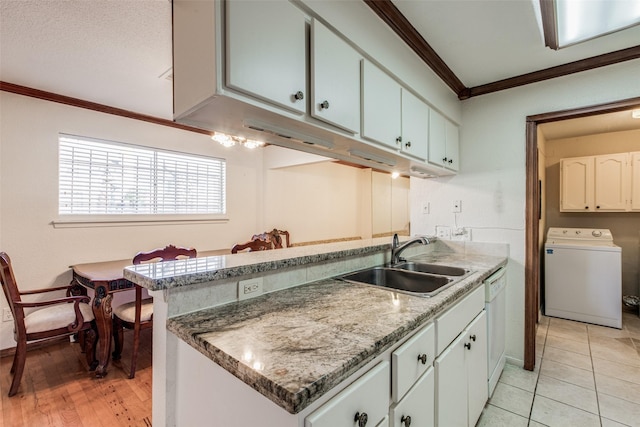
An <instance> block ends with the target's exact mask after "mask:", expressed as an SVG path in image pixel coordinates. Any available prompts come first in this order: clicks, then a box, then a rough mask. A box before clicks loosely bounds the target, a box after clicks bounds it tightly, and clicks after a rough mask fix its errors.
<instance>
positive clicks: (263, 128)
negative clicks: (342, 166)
mask: <svg viewBox="0 0 640 427" xmlns="http://www.w3.org/2000/svg"><path fill="white" fill-rule="evenodd" d="M242 125H243V126H244V127H246V128H249V129H251V130H257V131H259V132H265V133H268V134H270V135H273V136H277V137H279V138H283V139H288V140H290V141H296V142H302V143H304V144H308V145H313V146H319V147H322V148H326V149H329V150H331V149H332V148H333V143H332V142H330V141H325V140H323V139H320V138H316V137H315V136H311V135H306V134H303V133H301V132H296V131H295V130H291V129H285V128H281V127H279V126H274V125H272V124H269V123H263V122H260V121H257V120H245V121H244V122H243V123H242Z"/></svg>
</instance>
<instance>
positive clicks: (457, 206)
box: [451, 200, 462, 213]
mask: <svg viewBox="0 0 640 427" xmlns="http://www.w3.org/2000/svg"><path fill="white" fill-rule="evenodd" d="M451 212H453V213H460V212H462V200H454V201H453V206H452V207H451Z"/></svg>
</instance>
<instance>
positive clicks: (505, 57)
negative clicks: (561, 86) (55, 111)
mask: <svg viewBox="0 0 640 427" xmlns="http://www.w3.org/2000/svg"><path fill="white" fill-rule="evenodd" d="M342 1H362V0H342ZM393 5H395V6H396V8H397V10H399V11H400V12H401V13H402V14H403V15H404V16H405V17H407V18H408V21H409V22H410V24H411V25H412V26H413V27H414V28H415V29H416V30H417V31H418V32H419V33H420V35H421V36H422V37H423V38H424V40H426V41H427V43H428V44H429V45H430V46H431V47H432V48H433V50H435V52H436V53H437V54H438V55H439V56H440V58H441V59H442V60H443V61H444V62H445V63H446V65H447V66H448V67H449V68H450V70H451V71H452V72H453V73H454V74H455V76H457V78H458V79H459V80H460V81H461V82H462V84H464V86H466V87H476V86H481V85H486V84H489V83H492V82H496V81H498V80H502V79H507V78H512V77H514V76H519V75H522V74H526V73H530V72H535V71H539V70H542V69H545V68H549V67H553V66H557V65H561V64H566V63H569V62H573V61H577V60H581V59H585V58H589V57H593V56H597V55H602V54H605V53H608V52H612V51H617V50H621V49H624V48H628V47H633V46H636V45H638V44H639V43H638V41H639V40H640V26H636V27H632V28H629V29H627V30H624V31H621V32H618V33H614V34H610V35H607V36H604V37H601V38H599V39H596V40H591V41H588V42H585V43H582V44H578V45H575V46H571V47H568V48H565V49H562V50H559V51H554V50H551V49H549V48H546V47H545V46H544V42H543V39H542V36H541V34H540V31H539V29H538V28H539V27H538V22H537V19H536V14H535V11H534V2H533V1H532V0H423V1H417V0H393ZM380 25H385V24H384V23H383V22H382V21H381V22H380ZM170 67H171V3H170V2H169V1H167V0H118V1H113V0H94V1H90V2H88V1H85V0H68V1H61V0H54V1H46V2H43V1H41V0H2V1H0V80H1V81H3V82H8V83H13V84H18V85H23V86H27V87H31V88H35V89H40V90H44V91H48V92H53V93H56V94H60V95H66V96H70V97H75V98H79V99H83V100H86V101H92V102H96V103H100V104H105V105H108V106H111V107H117V108H122V109H125V110H129V111H133V112H136V113H141V114H146V115H151V116H154V117H158V118H164V119H171V118H172V94H171V91H172V85H171V81H170V80H168V79H167V78H166V76H165V73H166V72H167V70H169V69H170ZM592 121H593V122H595V121H594V120H592ZM635 122H640V120H635ZM605 126H609V128H610V126H611V125H610V124H607V125H605ZM625 126H629V124H627V125H625ZM635 126H637V127H639V128H640V123H639V124H637V125H635ZM562 137H565V136H562Z"/></svg>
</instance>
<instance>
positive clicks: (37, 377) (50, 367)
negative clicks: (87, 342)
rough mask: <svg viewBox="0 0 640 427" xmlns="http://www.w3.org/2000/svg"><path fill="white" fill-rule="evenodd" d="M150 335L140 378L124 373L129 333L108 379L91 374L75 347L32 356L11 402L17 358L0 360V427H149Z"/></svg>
mask: <svg viewBox="0 0 640 427" xmlns="http://www.w3.org/2000/svg"><path fill="white" fill-rule="evenodd" d="M151 332H152V331H151V329H148V330H145V331H142V332H141V336H140V349H139V351H138V363H137V369H136V376H135V378H134V379H131V380H130V379H128V378H127V373H125V370H128V368H129V363H130V361H131V342H132V341H131V339H132V335H131V334H132V331H125V337H124V339H125V344H124V350H123V354H122V361H119V362H113V361H112V362H111V364H110V365H109V373H108V375H107V376H106V377H105V378H95V376H94V375H93V373H92V372H89V371H88V368H87V363H86V359H85V357H84V354H82V353H80V346H79V345H78V344H76V343H70V342H68V341H64V342H57V343H53V344H51V345H48V346H44V347H42V348H38V349H34V350H30V351H29V352H28V353H27V362H26V366H25V371H24V375H23V377H22V382H21V384H20V388H19V390H18V394H16V395H15V396H13V397H8V396H7V393H8V390H9V385H10V384H11V379H12V375H11V374H10V373H9V370H10V369H11V363H12V361H13V356H12V357H3V358H0V393H1V394H2V396H1V398H0V413H1V414H2V415H1V417H0V427H4V426H6V427H22V426H25V427H34V426H37V427H44V426H73V427H76V426H84V427H94V426H95V427H102V426H104V427H118V426H136V427H137V426H151ZM123 366H124V369H123Z"/></svg>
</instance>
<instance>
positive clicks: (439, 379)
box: [434, 334, 487, 427]
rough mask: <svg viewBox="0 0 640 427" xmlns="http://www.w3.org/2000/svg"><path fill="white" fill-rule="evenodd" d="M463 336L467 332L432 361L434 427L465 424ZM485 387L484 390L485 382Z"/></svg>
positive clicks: (465, 426)
mask: <svg viewBox="0 0 640 427" xmlns="http://www.w3.org/2000/svg"><path fill="white" fill-rule="evenodd" d="M466 338H467V337H466V335H464V334H460V335H459V336H458V338H456V339H455V340H454V341H453V342H452V343H451V345H450V346H449V347H447V348H446V349H445V350H444V351H443V352H442V354H440V356H438V358H437V359H436V361H435V362H434V365H435V369H436V387H435V389H436V425H437V426H441V427H467V419H468V418H467V407H468V400H467V399H468V397H467V370H466V368H465V351H466V349H465V347H464V344H465V343H466ZM484 389H485V391H486V389H487V387H486V384H485V386H484Z"/></svg>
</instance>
